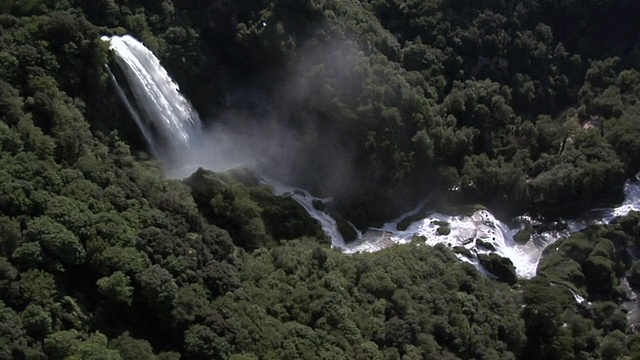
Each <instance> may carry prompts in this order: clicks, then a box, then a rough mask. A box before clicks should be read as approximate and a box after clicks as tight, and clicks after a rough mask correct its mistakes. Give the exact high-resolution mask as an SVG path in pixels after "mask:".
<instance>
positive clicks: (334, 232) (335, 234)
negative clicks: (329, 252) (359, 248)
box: [261, 177, 345, 248]
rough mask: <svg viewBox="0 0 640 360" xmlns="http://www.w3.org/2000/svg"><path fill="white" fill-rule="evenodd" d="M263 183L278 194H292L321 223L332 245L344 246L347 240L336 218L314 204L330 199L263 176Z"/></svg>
mask: <svg viewBox="0 0 640 360" xmlns="http://www.w3.org/2000/svg"><path fill="white" fill-rule="evenodd" d="M261 182H262V183H263V184H266V185H269V186H271V188H272V189H273V194H274V195H276V196H291V197H292V198H293V200H295V201H296V202H297V203H298V204H300V205H301V206H302V207H303V208H304V209H305V211H306V212H307V213H308V214H309V216H311V217H312V218H313V219H315V220H316V221H318V222H319V223H320V226H321V227H322V230H323V231H324V232H325V234H327V236H329V238H330V239H331V246H332V247H336V248H344V247H345V241H344V238H343V237H342V234H341V233H340V230H338V223H337V221H336V219H334V218H333V217H332V216H331V215H329V214H327V213H326V212H324V211H320V210H318V209H316V208H315V206H314V205H313V204H314V203H315V202H320V203H326V202H328V201H330V199H321V198H317V197H315V196H313V195H311V194H309V192H308V191H306V190H302V189H296V188H293V187H290V186H286V185H284V184H281V183H279V182H277V181H274V180H271V179H267V178H264V177H263V178H262V181H261Z"/></svg>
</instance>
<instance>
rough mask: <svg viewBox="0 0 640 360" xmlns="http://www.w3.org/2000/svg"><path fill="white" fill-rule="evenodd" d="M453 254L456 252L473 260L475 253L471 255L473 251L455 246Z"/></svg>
mask: <svg viewBox="0 0 640 360" xmlns="http://www.w3.org/2000/svg"><path fill="white" fill-rule="evenodd" d="M453 252H455V253H456V254H460V255H464V256H466V257H468V258H469V259H471V258H473V253H471V250H469V249H467V248H466V247H464V246H454V247H453Z"/></svg>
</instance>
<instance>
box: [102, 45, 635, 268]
mask: <svg viewBox="0 0 640 360" xmlns="http://www.w3.org/2000/svg"><path fill="white" fill-rule="evenodd" d="M103 40H105V41H108V42H109V43H110V48H111V50H113V52H114V54H115V59H116V65H117V66H118V68H119V70H120V72H121V73H122V74H124V77H125V78H126V79H118V78H117V77H116V76H114V75H113V73H112V72H111V71H109V73H110V74H111V80H112V81H113V83H114V84H115V86H116V89H117V91H118V94H119V95H120V97H121V98H122V100H123V102H124V103H125V105H126V106H127V109H128V110H129V111H130V112H131V115H132V117H133V118H134V119H135V121H136V123H137V125H138V126H139V127H140V130H141V131H142V134H143V135H144V137H145V139H146V140H147V142H148V143H149V146H150V148H151V150H152V152H154V155H155V156H157V157H158V158H159V160H160V161H161V162H163V163H164V164H165V165H167V166H168V167H171V166H174V167H175V166H179V167H182V168H185V167H186V168H190V169H195V168H197V167H198V166H202V167H205V168H206V167H207V166H206V164H205V163H200V162H198V160H195V159H200V158H201V157H194V156H191V154H192V152H193V151H194V150H193V148H194V143H196V142H199V141H201V136H200V135H201V134H202V132H203V127H202V124H201V121H200V118H199V117H198V114H197V113H196V111H195V110H194V109H193V108H192V106H191V104H190V103H189V101H188V100H187V99H185V98H184V97H183V96H182V95H181V93H180V91H179V87H178V85H177V84H176V83H175V82H174V81H173V80H172V79H171V77H170V76H169V74H168V73H167V71H166V70H165V69H164V68H163V67H162V65H161V64H160V61H159V60H158V58H157V57H156V56H155V55H154V54H153V53H152V52H151V51H150V50H149V49H147V48H146V47H145V46H144V45H143V44H142V43H140V42H139V41H137V40H136V39H134V38H133V37H131V36H128V35H125V36H121V37H120V36H112V37H103ZM123 81H126V85H125V84H122V82H123ZM125 87H126V88H127V89H129V90H130V93H131V94H132V95H131V96H132V97H133V99H130V97H129V96H128V95H127V93H126V92H125V90H124V88H125ZM132 101H134V102H135V106H134V104H132ZM138 109H139V110H138ZM212 149H213V148H212ZM176 154H177V155H178V156H177V158H179V160H176ZM210 156H214V155H213V154H211V155H210ZM215 170H220V169H215ZM263 180H264V181H265V182H267V183H268V184H269V185H271V186H272V189H273V192H274V194H275V195H278V196H284V195H287V196H291V197H292V198H293V199H294V200H295V201H297V202H298V203H299V204H300V205H301V206H302V207H303V208H304V209H305V210H306V211H307V213H308V214H309V216H311V217H312V218H314V219H316V220H317V221H318V222H319V223H320V224H321V226H322V229H323V230H324V231H325V233H326V234H327V235H328V236H329V237H330V238H331V239H332V246H333V247H336V248H339V249H341V250H342V251H343V252H345V253H349V254H353V253H357V252H370V251H378V250H380V249H383V248H386V247H389V246H391V245H394V244H406V243H408V242H412V241H414V240H418V241H420V242H424V243H425V244H427V245H436V244H445V245H447V246H450V247H462V248H465V249H467V250H468V252H467V254H470V255H459V258H460V259H461V260H463V261H468V262H470V263H473V264H476V265H477V266H478V267H479V268H481V266H480V265H479V261H478V257H477V256H478V254H491V253H496V254H498V255H500V256H502V257H505V258H508V259H510V260H511V262H512V263H513V265H514V266H515V269H516V273H517V275H518V276H519V277H521V278H531V277H533V276H534V275H535V273H536V267H537V265H538V262H539V261H540V257H541V256H542V251H543V250H544V249H545V248H546V247H547V246H549V245H550V244H552V243H554V242H555V241H557V240H558V239H560V238H562V237H566V236H568V235H569V234H571V233H572V232H575V231H579V230H581V229H583V228H585V227H586V226H588V225H590V224H600V223H609V222H610V221H611V220H613V219H614V218H615V217H617V216H621V215H625V214H627V213H628V212H629V211H631V210H635V211H639V210H640V185H639V184H638V182H628V183H627V184H625V187H624V191H625V196H626V198H625V201H624V203H623V204H622V205H620V206H618V207H615V208H607V209H596V210H594V211H593V212H591V214H590V216H588V217H585V218H582V219H576V220H570V221H566V222H565V223H564V227H563V228H562V229H561V230H546V231H539V232H533V233H532V234H531V239H530V240H529V241H528V242H526V243H525V244H518V243H516V242H515V241H514V236H515V235H516V233H518V231H520V230H521V229H524V228H525V227H528V226H529V225H530V224H531V223H532V222H534V221H533V220H532V219H531V218H529V217H527V216H521V217H518V218H517V220H518V221H519V224H520V225H519V226H518V227H516V228H509V227H508V226H507V225H506V224H505V223H503V222H502V221H500V220H498V219H496V218H495V217H494V216H493V214H491V213H490V212H488V211H486V210H479V211H476V212H475V213H473V214H472V215H470V216H455V215H447V214H440V213H430V214H428V215H426V216H425V217H424V218H422V219H420V220H417V221H415V222H413V223H411V224H410V225H409V226H408V227H407V228H406V229H404V230H400V229H399V228H398V224H399V223H400V222H401V221H402V220H404V219H406V218H407V217H409V216H414V215H416V214H418V213H420V211H421V209H422V208H423V207H424V205H425V204H424V203H422V204H420V205H419V206H418V207H416V208H415V209H414V210H412V211H410V212H408V213H406V214H404V215H403V216H401V217H400V218H398V219H396V220H394V221H391V222H389V223H387V224H384V226H382V227H381V228H372V229H368V230H367V231H365V232H364V233H360V232H359V233H358V239H356V240H355V241H353V242H350V243H348V244H347V243H345V241H344V238H343V236H342V234H341V233H340V231H338V226H337V223H336V220H335V219H334V218H333V217H332V216H330V215H329V214H327V213H326V212H324V211H321V210H318V209H316V208H315V207H314V205H313V204H314V202H317V201H321V202H326V201H328V199H320V198H316V197H314V196H313V195H311V194H310V193H309V192H307V191H306V190H303V189H297V188H293V187H290V186H286V185H284V184H280V183H277V182H275V181H272V180H266V179H263ZM594 214H597V216H594ZM481 270H482V269H481Z"/></svg>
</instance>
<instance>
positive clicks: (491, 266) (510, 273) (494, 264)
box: [478, 253, 518, 285]
mask: <svg viewBox="0 0 640 360" xmlns="http://www.w3.org/2000/svg"><path fill="white" fill-rule="evenodd" d="M478 260H480V264H482V266H484V267H485V269H487V271H489V272H490V273H491V274H493V275H495V276H496V277H497V279H498V280H499V281H504V282H506V283H507V284H510V285H513V284H515V283H516V282H517V281H518V278H517V276H516V269H515V268H514V267H513V263H512V262H511V260H509V259H507V258H503V257H501V256H499V255H496V254H494V253H491V254H489V255H484V254H480V255H478Z"/></svg>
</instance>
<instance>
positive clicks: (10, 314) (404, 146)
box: [0, 0, 640, 359]
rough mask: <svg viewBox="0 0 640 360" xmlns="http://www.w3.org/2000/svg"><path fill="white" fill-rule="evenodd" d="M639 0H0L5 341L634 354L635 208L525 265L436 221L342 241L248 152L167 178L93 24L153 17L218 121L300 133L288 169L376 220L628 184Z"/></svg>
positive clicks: (615, 192)
mask: <svg viewBox="0 0 640 360" xmlns="http://www.w3.org/2000/svg"><path fill="white" fill-rule="evenodd" d="M638 12H640V3H638V2H637V1H633V0H598V1H585V0H583V1H556V0H537V1H511V0H503V1H495V0H485V1H464V0H371V1H356V0H306V1H300V0H261V1H244V0H240V1H228V0H217V1H208V2H207V1H195V0H194V1H187V0H163V1H146V0H100V1H96V0H65V1H53V0H29V1H18V0H4V1H2V2H0V358H15V359H45V358H50V359H179V358H183V359H212V358H214V359H215V358H224V359H263V358H264V359H319V358H336V359H339V358H355V359H420V358H427V359H457V358H460V359H470V358H482V359H541V358H544V359H574V358H575V359H627V358H639V355H638V354H640V335H638V334H636V333H635V331H636V330H634V329H637V328H638V326H640V319H634V318H633V317H632V316H628V315H629V314H631V312H629V314H627V313H626V312H625V311H627V309H628V307H629V306H631V305H629V303H630V299H631V298H632V297H633V292H634V291H636V292H637V291H640V260H638V258H639V257H640V240H639V239H640V223H639V221H640V217H639V215H638V214H637V213H632V214H630V215H629V216H626V217H623V218H619V219H617V220H616V221H615V222H614V224H612V225H611V226H598V227H590V228H588V229H586V230H585V231H583V232H580V233H577V234H575V235H573V236H571V237H569V238H568V239H565V240H562V241H561V242H559V243H556V244H554V246H552V247H551V248H549V249H548V251H547V252H546V253H545V256H544V258H543V260H542V262H541V264H540V267H539V273H538V276H536V277H535V278H534V279H532V280H526V281H525V280H519V279H516V278H514V277H513V276H511V275H512V274H509V273H506V274H504V276H499V277H498V281H495V280H490V279H488V278H486V277H484V276H483V275H482V274H481V273H480V272H479V271H477V270H476V269H475V268H474V267H473V266H472V265H469V264H463V263H459V262H458V261H457V258H456V257H455V256H454V254H453V252H452V251H451V250H450V249H448V248H446V247H444V246H437V247H434V248H432V247H426V246H418V245H417V243H419V241H416V242H415V243H414V244H409V245H404V246H397V247H392V248H390V249H387V250H384V251H380V252H378V253H374V254H356V255H352V256H347V255H343V254H341V253H339V252H338V251H336V250H331V249H329V246H328V244H327V243H328V242H327V239H326V238H325V235H324V234H323V233H322V231H321V229H320V227H319V225H318V224H316V223H315V222H314V221H313V220H312V219H310V218H309V217H308V216H307V215H306V213H305V212H304V210H303V209H302V208H301V207H299V206H298V205H297V204H296V203H295V202H294V201H293V200H292V199H291V198H288V197H281V198H280V197H274V196H273V195H272V194H271V190H270V189H269V188H268V187H267V186H264V185H261V184H260V182H259V181H258V180H257V179H256V178H255V177H254V175H253V174H251V173H250V172H249V171H246V170H238V169H236V170H234V171H229V172H226V173H214V172H211V171H208V170H206V169H199V170H198V171H196V172H195V173H194V174H192V175H191V176H189V177H188V178H186V179H184V180H181V181H177V180H170V179H167V178H165V177H164V176H163V174H162V171H161V170H160V168H159V166H158V164H157V163H156V162H155V160H153V159H150V158H149V156H148V155H145V152H146V147H145V144H144V143H143V140H142V137H141V136H140V135H139V133H138V131H137V129H136V128H135V126H133V122H132V120H131V119H130V118H129V115H128V113H127V110H126V108H125V107H124V106H123V105H122V104H121V103H120V101H119V99H118V97H117V95H116V93H115V91H113V89H112V88H111V86H110V85H109V82H108V75H107V73H106V71H105V65H106V64H108V62H109V60H110V58H111V54H110V53H109V51H108V46H107V44H106V43H105V42H103V41H101V40H100V36H101V35H105V34H106V35H109V34H132V35H134V36H135V37H137V38H138V39H140V40H141V41H143V42H144V43H145V45H146V46H148V47H149V48H150V49H151V50H153V51H154V52H155V53H156V54H157V55H158V56H159V58H160V59H161V61H162V63H163V64H164V65H165V67H166V68H167V69H168V70H169V72H170V73H171V75H172V76H173V77H174V78H175V79H176V80H177V82H178V83H180V84H181V88H182V89H183V90H184V92H185V93H186V94H187V96H188V97H189V98H190V99H192V101H193V103H194V104H195V106H196V107H197V108H198V110H199V111H200V113H201V114H202V116H203V118H205V119H215V120H210V121H209V123H210V124H209V125H214V124H211V123H217V122H219V123H223V124H222V125H228V124H224V122H225V119H226V118H225V117H224V116H220V117H218V116H217V115H220V114H225V113H227V112H230V111H232V110H233V111H237V112H238V113H242V114H245V119H243V120H245V122H244V123H246V124H247V125H252V126H253V125H256V124H257V125H258V127H260V125H262V124H264V123H267V121H271V120H274V119H275V120H274V121H275V122H276V123H277V125H278V126H279V127H282V128H286V129H288V130H290V131H291V132H292V134H294V135H295V136H296V137H298V138H300V139H303V140H304V141H302V142H301V144H300V145H299V147H297V148H296V151H295V152H292V154H291V155H290V157H291V159H287V161H290V162H291V164H289V165H291V166H289V168H288V169H287V175H288V176H289V177H288V178H289V180H291V181H292V182H293V183H295V184H298V185H302V186H305V187H306V188H309V189H310V190H312V192H314V193H316V194H318V195H321V196H325V195H327V196H329V195H331V196H334V200H335V201H334V203H333V205H332V206H333V207H332V208H331V209H330V211H333V212H334V213H336V214H340V216H341V218H342V219H348V220H350V221H352V222H353V223H354V224H356V225H358V226H359V227H364V226H366V225H370V224H375V223H377V222H380V221H383V220H388V219H389V218H391V217H392V216H394V215H396V214H397V213H398V212H399V211H402V210H406V209H409V208H412V207H413V206H414V205H415V204H416V203H417V201H416V199H419V198H421V197H424V196H425V195H426V194H429V193H432V192H433V190H439V192H438V193H437V194H438V196H437V197H438V199H437V200H438V201H439V202H440V203H441V204H447V205H459V204H471V203H474V204H475V203H479V204H483V205H485V206H487V207H489V208H490V209H492V210H499V211H501V212H502V213H504V214H511V215H512V214H514V212H515V211H518V212H520V211H531V212H535V213H540V214H543V215H547V216H563V217H569V216H571V215H572V214H577V213H581V212H583V211H584V210H586V209H588V208H590V207H595V206H597V205H602V204H611V203H613V202H615V201H619V199H620V197H621V196H622V192H621V189H622V186H623V183H624V181H625V180H626V179H628V178H629V177H631V176H633V175H635V174H636V173H638V172H639V171H640V158H639V157H638V154H640V122H639V120H638V116H640V105H639V103H638V99H639V95H640V72H639V71H640V42H639V41H640V39H638V34H640V24H639V23H638V22H637V21H635V19H634V18H633V15H637V14H638ZM265 119H267V120H265ZM244 123H243V124H244ZM270 161H271V162H267V163H266V164H264V165H263V169H268V168H269V167H271V166H273V167H275V168H278V167H277V166H275V165H276V164H277V163H278V162H282V159H280V158H278V159H270ZM278 169H280V170H281V168H278ZM443 231H444V230H443ZM496 257H497V256H496ZM485 260H486V261H493V264H498V265H499V264H501V261H502V262H503V260H502V259H484V260H483V261H485ZM494 260H495V261H494ZM503 265H504V264H503ZM496 266H497V265H496ZM488 267H489V266H488ZM496 269H498V268H496ZM496 269H494V272H496V271H498V270H496ZM581 298H584V301H579V299H581ZM576 299H578V301H577V300H576ZM634 326H635V328H634Z"/></svg>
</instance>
